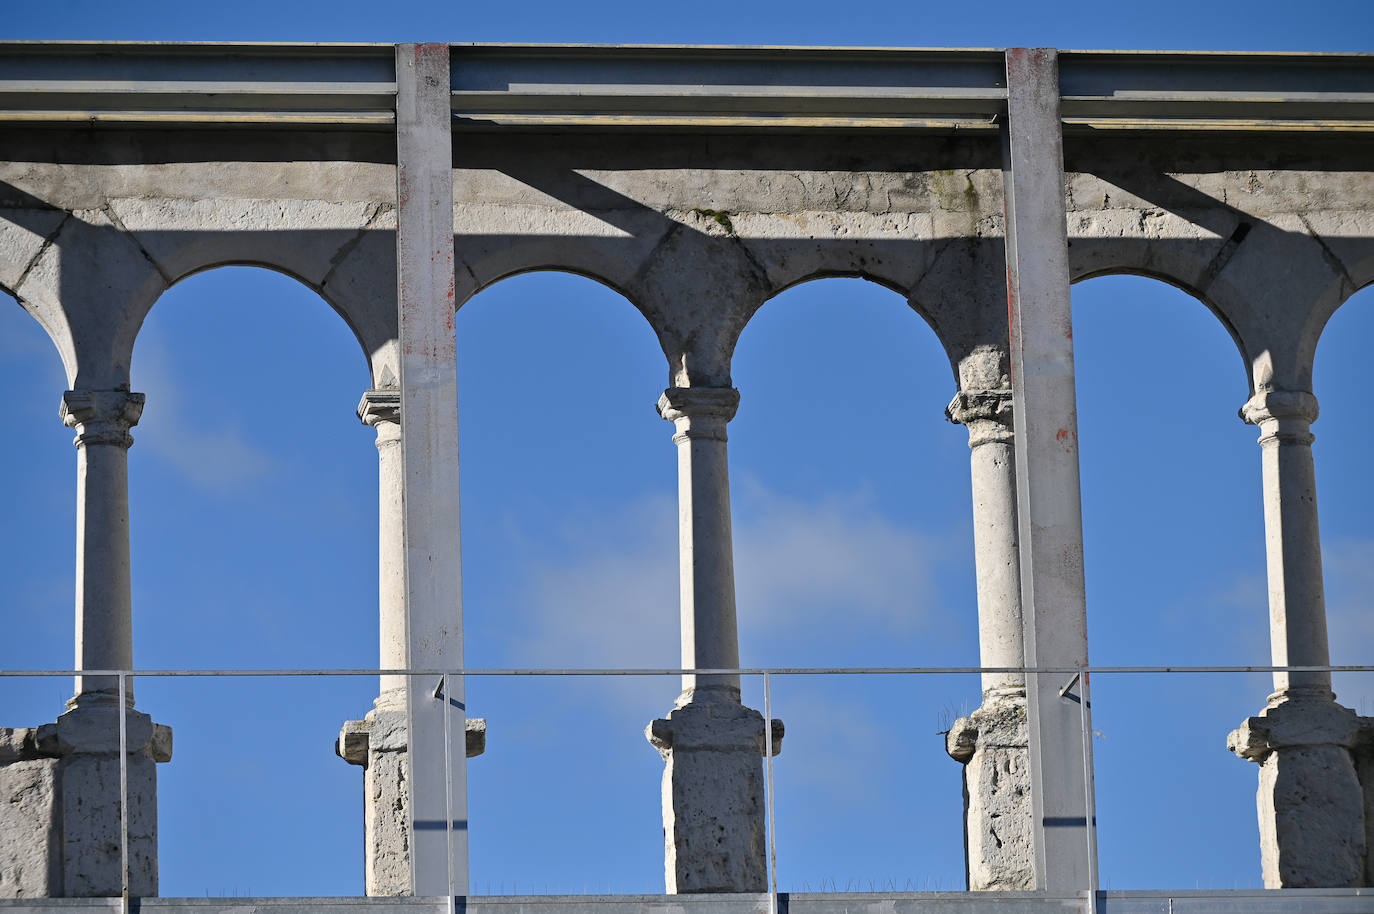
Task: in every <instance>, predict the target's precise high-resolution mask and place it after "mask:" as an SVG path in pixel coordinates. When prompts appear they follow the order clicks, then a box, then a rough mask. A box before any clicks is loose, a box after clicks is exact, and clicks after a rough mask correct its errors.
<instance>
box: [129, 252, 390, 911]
mask: <svg viewBox="0 0 1374 914" xmlns="http://www.w3.org/2000/svg"><path fill="white" fill-rule="evenodd" d="M281 272H282V271H279V270H269V269H266V268H244V269H240V268H235V269H213V270H206V271H201V272H199V273H197V274H195V275H194V276H190V277H187V278H185V280H184V281H183V282H180V283H178V284H177V285H176V286H174V287H173V288H172V289H171V290H170V291H169V292H168V293H167V296H166V297H164V298H161V299H159V302H158V305H159V307H157V308H154V309H153V310H152V311H151V312H150V313H151V318H150V320H149V321H147V322H146V324H144V326H143V327H142V328H141V331H140V333H139V337H138V346H137V349H136V351H135V353H134V365H133V381H134V385H135V389H136V390H138V391H140V392H144V393H146V394H147V405H146V407H145V410H144V413H143V416H142V418H141V421H140V422H139V424H138V426H136V427H135V428H134V429H133V437H134V445H133V447H132V449H131V450H130V451H129V482H130V519H131V525H132V532H131V541H132V547H133V556H132V558H133V566H134V574H133V585H134V617H133V622H134V627H135V639H134V643H135V648H136V655H135V656H136V657H139V658H141V660H140V665H143V666H148V667H173V668H187V667H190V668H211V669H216V668H243V667H260V668H279V669H280V668H285V669H290V668H299V667H326V666H328V667H344V666H354V667H359V668H368V667H373V666H374V665H375V664H376V657H377V649H376V640H375V639H376V632H377V612H378V601H377V593H378V587H377V580H376V576H375V575H376V573H377V572H376V569H377V564H378V563H377V553H378V548H377V539H376V531H377V529H378V524H377V517H376V510H377V504H378V496H377V479H378V475H377V459H378V458H377V451H376V449H375V448H374V447H373V440H374V433H373V432H372V430H370V429H368V428H365V427H364V426H362V425H361V423H359V422H358V420H357V418H356V417H355V416H354V415H353V410H354V408H355V406H356V404H357V402H358V398H359V395H360V394H361V393H362V391H363V390H364V389H365V388H366V387H367V386H368V381H367V374H366V369H365V362H364V360H363V359H361V358H359V357H358V353H357V350H356V349H355V348H354V342H353V335H352V334H351V332H349V331H348V330H346V329H345V327H344V325H343V324H341V323H339V322H338V321H337V320H336V318H335V316H334V314H333V313H332V311H331V309H329V308H328V307H327V305H326V304H325V303H323V302H320V301H319V300H318V299H317V297H316V293H315V292H314V290H311V289H310V287H309V286H308V284H305V283H302V282H300V281H299V279H298V278H294V277H291V278H288V277H284V276H283V275H281ZM246 568H251V573H245V569H246ZM146 682H147V681H146V680H145V681H144V683H146ZM159 685H160V686H161V687H160V688H158V689H157V691H156V692H154V687H153V686H152V685H151V684H149V685H147V686H146V687H145V691H144V693H143V697H142V699H141V700H142V701H144V702H145V703H146V704H147V706H148V707H149V708H150V709H151V708H157V709H158V713H159V714H160V715H166V717H164V718H162V719H171V720H180V721H185V722H186V723H185V725H183V726H181V727H180V729H178V731H177V734H176V739H177V751H178V753H180V754H181V759H182V768H181V769H179V770H180V771H182V772H184V773H183V774H181V775H179V777H178V779H177V780H175V781H168V782H167V783H165V784H164V786H163V788H162V791H161V795H160V797H159V804H160V807H161V809H162V810H164V812H163V815H164V819H163V823H164V825H163V830H162V844H161V878H162V880H163V882H162V886H163V890H164V891H169V892H176V891H178V888H177V887H178V886H180V887H181V888H180V890H179V891H180V892H185V891H186V883H187V881H188V879H189V878H192V876H191V874H192V873H193V865H192V861H194V860H195V859H197V858H198V857H199V856H201V855H203V854H205V853H209V852H211V851H210V850H208V843H209V841H210V839H209V838H208V837H207V836H205V835H204V834H203V833H202V830H200V829H198V828H197V827H196V825H195V822H196V821H197V819H198V817H197V816H195V815H192V814H191V810H193V809H195V808H196V807H195V804H196V803H197V802H203V801H204V798H205V797H206V796H209V795H210V792H214V793H215V794H216V796H217V799H216V800H215V801H214V802H215V803H217V804H219V805H218V806H217V807H216V808H217V809H218V812H217V814H216V815H217V819H218V820H219V821H220V823H221V829H220V833H219V834H218V835H216V836H214V838H213V840H214V841H215V842H217V848H216V850H214V851H213V852H214V853H218V854H220V855H221V856H222V858H223V859H228V860H233V861H235V864H236V865H239V866H244V867H249V868H252V869H253V870H254V871H255V872H259V873H265V874H269V876H268V878H272V879H275V880H277V881H278V884H280V885H284V886H291V887H292V888H293V889H294V890H297V891H308V890H310V889H311V888H312V887H315V888H318V886H320V885H322V884H324V883H325V882H326V881H327V880H329V879H335V880H337V879H339V878H343V877H344V875H345V874H347V875H350V876H354V877H355V878H356V875H355V868H354V867H352V866H349V865H348V864H345V863H339V864H335V863H330V864H328V865H325V866H322V867H321V869H320V870H319V871H318V872H317V873H302V872H299V871H298V870H292V869H291V868H290V867H289V866H288V865H286V864H285V863H283V862H282V861H281V859H280V857H281V848H282V847H283V846H284V845H286V844H291V843H299V842H300V841H304V840H310V841H316V842H319V843H320V844H321V845H322V846H328V847H330V848H331V853H334V854H339V855H341V856H342V857H343V858H344V859H345V860H348V861H350V863H351V858H352V857H353V856H354V855H355V854H356V851H357V839H356V837H355V834H354V832H353V829H352V828H351V827H350V826H351V825H352V823H353V821H354V819H355V817H356V811H355V807H354V806H353V804H352V803H351V802H349V801H350V800H352V799H353V797H352V793H353V789H354V784H353V778H352V770H351V769H349V768H348V766H347V765H345V764H344V763H343V762H341V761H340V760H338V759H336V758H331V757H329V756H328V751H327V750H326V754H324V755H321V754H320V753H319V752H318V748H319V747H318V742H319V740H320V739H321V737H320V735H319V732H318V731H317V732H316V734H315V735H313V736H307V735H306V734H305V733H303V732H300V729H299V727H297V726H296V725H295V717H296V715H295V714H294V713H293V712H292V711H291V710H290V709H291V708H292V707H295V708H302V707H308V706H310V705H312V704H314V705H316V707H320V708H323V707H329V708H331V709H332V713H331V715H330V716H332V715H333V714H337V715H338V717H336V718H334V720H333V721H330V723H332V724H333V725H334V727H335V728H337V726H338V724H341V723H342V722H343V720H344V719H345V713H346V712H347V711H349V710H351V709H352V708H354V707H358V706H364V707H365V706H367V705H368V704H370V702H371V700H372V699H373V698H374V697H375V695H376V680H375V678H361V677H360V678H357V679H354V678H352V677H350V678H349V679H348V680H347V681H339V682H334V683H330V684H328V685H325V684H323V683H310V682H306V681H304V680H295V679H271V680H261V681H255V682H252V683H248V682H243V683H231V682H228V681H223V680H218V679H217V680H204V679H193V680H182V679H178V680H175V681H170V680H168V681H163V682H162V683H159ZM317 713H318V712H317ZM326 719H327V718H326ZM255 721H256V723H255ZM323 722H324V721H321V723H323ZM255 725H256V726H262V727H265V728H270V729H272V730H273V731H274V732H278V731H279V732H278V736H277V739H278V740H279V741H278V743H277V751H278V752H279V753H280V755H281V757H282V758H283V759H297V760H302V763H301V764H293V765H288V766H287V767H288V768H289V769H290V770H288V771H285V772H280V773H279V774H280V778H277V777H275V776H274V778H272V779H271V783H266V784H252V783H249V782H250V781H252V779H248V781H244V782H243V783H238V779H234V778H227V779H226V778H225V775H224V768H223V767H222V765H221V764H220V762H219V761H218V760H219V759H226V758H228V757H229V756H230V755H231V754H232V751H231V747H232V745H233V738H231V737H228V736H227V734H228V733H230V732H239V733H241V732H244V730H245V729H246V728H251V727H253V726H255ZM326 733H327V730H326ZM325 738H326V739H328V738H329V737H328V736H326V737H325ZM307 759H308V760H310V761H309V762H308V763H306V762H305V761H304V760H307ZM173 764H176V763H175V762H174V763H173ZM226 780H228V781H234V783H226V784H222V786H221V788H218V789H217V788H214V787H213V786H212V785H213V784H214V783H216V782H217V781H226ZM261 791H267V792H270V793H271V797H270V799H266V798H265V797H264V795H263V794H262V793H261ZM263 802H270V803H272V804H274V805H275V806H278V807H280V808H283V809H289V810H292V811H293V812H292V814H291V816H290V818H291V822H290V823H287V826H286V828H287V830H286V831H284V832H283V834H282V835H281V836H279V837H278V838H276V839H274V842H275V843H274V842H267V843H263V842H260V841H259V842H254V840H253V837H252V835H253V833H252V827H253V822H254V821H255V820H254V819H253V818H252V813H251V810H253V809H255V808H261V806H260V804H261V803H263ZM307 823H309V824H307ZM325 873H330V874H331V875H328V876H326V875H325Z"/></svg>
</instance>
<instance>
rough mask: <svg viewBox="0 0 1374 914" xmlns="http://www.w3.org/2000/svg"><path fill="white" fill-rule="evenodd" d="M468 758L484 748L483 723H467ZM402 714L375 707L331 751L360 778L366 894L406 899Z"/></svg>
mask: <svg viewBox="0 0 1374 914" xmlns="http://www.w3.org/2000/svg"><path fill="white" fill-rule="evenodd" d="M465 733H466V737H467V757H468V758H473V757H474V756H478V755H481V754H482V753H483V752H484V751H485V750H486V745H487V722H486V720H484V719H482V718H480V717H469V718H467V720H466V726H465ZM407 748H408V740H407V739H406V712H405V709H404V707H401V708H390V707H388V708H376V709H374V710H372V711H370V712H369V713H368V715H367V717H365V718H364V719H362V720H350V721H348V722H347V723H345V724H344V725H343V729H342V730H341V731H340V732H339V739H338V742H337V743H336V744H335V747H334V751H335V752H336V753H337V754H338V755H339V757H340V758H342V759H344V760H345V761H347V762H349V763H350V764H353V765H360V766H362V768H363V769H364V774H363V798H364V799H363V832H364V836H365V837H364V842H365V848H366V849H365V851H364V861H365V863H364V865H365V873H366V878H365V884H366V891H367V894H368V895H371V896H388V895H409V894H410V831H409V829H410V823H409V821H408V819H409V815H410V813H409V810H410V788H409V786H408V785H407V783H406V778H407V774H406V749H407Z"/></svg>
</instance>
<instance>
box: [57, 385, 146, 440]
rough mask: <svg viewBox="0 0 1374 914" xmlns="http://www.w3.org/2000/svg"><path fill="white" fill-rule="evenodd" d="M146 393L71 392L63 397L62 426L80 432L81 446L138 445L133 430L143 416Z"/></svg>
mask: <svg viewBox="0 0 1374 914" xmlns="http://www.w3.org/2000/svg"><path fill="white" fill-rule="evenodd" d="M143 402H144V396H143V394H136V393H130V392H129V391H127V390H68V391H65V392H64V393H63V394H62V406H61V408H60V410H59V411H58V415H59V416H60V417H61V418H62V424H63V425H66V426H67V427H69V428H74V429H76V439H75V441H73V442H72V443H73V444H75V445H76V446H77V447H84V446H86V445H89V444H117V445H119V446H120V447H124V448H127V447H129V446H130V445H132V444H133V443H134V439H133V436H131V435H130V434H129V429H131V428H133V427H134V426H135V425H137V424H138V420H139V417H141V416H142V415H143Z"/></svg>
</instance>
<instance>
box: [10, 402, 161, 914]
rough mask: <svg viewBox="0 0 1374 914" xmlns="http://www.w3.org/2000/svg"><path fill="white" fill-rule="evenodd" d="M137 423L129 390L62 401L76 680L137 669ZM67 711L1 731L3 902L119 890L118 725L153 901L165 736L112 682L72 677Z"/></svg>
mask: <svg viewBox="0 0 1374 914" xmlns="http://www.w3.org/2000/svg"><path fill="white" fill-rule="evenodd" d="M142 412H143V395H142V394H135V393H129V392H128V391H122V390H69V391H67V392H66V393H65V394H63V396H62V408H61V416H62V421H63V422H64V423H65V424H66V425H68V426H70V427H72V428H74V429H75V430H76V433H77V435H76V441H75V444H76V449H77V477H76V480H77V482H76V488H77V507H76V662H75V668H76V669H77V670H100V669H105V670H118V669H124V670H127V669H131V668H132V667H133V639H132V621H133V599H132V596H131V589H130V574H129V478H128V450H129V446H130V445H132V444H133V438H132V437H131V436H130V435H129V429H130V428H131V427H133V425H134V424H136V423H137V422H138V419H139V416H140V415H141V414H142ZM67 707H68V710H67V712H66V713H64V714H62V715H61V716H60V717H58V719H57V722H56V723H53V724H45V725H43V726H41V727H37V728H33V729H24V730H4V731H0V806H4V807H6V808H10V809H12V810H15V811H16V813H17V814H16V815H15V816H13V817H11V818H12V819H13V820H14V821H13V822H9V821H7V823H6V824H7V828H6V829H5V830H4V834H3V835H0V871H2V872H3V873H4V874H5V876H6V877H7V878H4V879H3V880H0V883H2V884H3V885H4V889H5V894H11V893H17V894H23V895H30V896H60V897H68V898H83V897H84V898H90V897H101V896H112V895H120V894H121V892H122V891H123V887H124V871H123V866H122V862H121V848H122V846H123V841H124V833H123V829H122V826H121V817H120V776H119V772H120V759H119V755H120V745H119V722H120V715H121V714H123V715H124V717H125V725H126V726H125V731H126V746H125V749H126V753H127V757H126V762H127V765H126V771H127V781H128V825H129V828H128V849H129V854H128V858H129V891H130V894H131V895H134V896H152V895H156V894H157V881H158V880H157V770H156V769H157V766H156V763H157V762H165V761H168V760H169V759H170V758H171V753H172V733H171V730H169V729H168V728H167V727H163V726H160V725H157V724H154V723H153V722H152V719H151V718H150V717H149V716H148V715H146V714H142V713H140V712H138V711H134V710H132V708H133V689H132V687H131V686H130V687H129V688H128V690H127V691H126V701H125V705H124V707H122V708H121V707H120V704H119V686H118V680H117V679H116V678H115V677H112V676H85V675H79V676H78V677H77V679H76V689H75V694H74V696H73V697H72V698H71V699H70V700H69V701H68V702H67ZM11 825H12V826H14V827H13V828H10V827H8V826H11ZM10 876H17V877H18V878H17V882H12V881H11V879H10V878H8V877H10Z"/></svg>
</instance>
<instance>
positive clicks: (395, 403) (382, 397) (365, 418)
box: [358, 387, 401, 428]
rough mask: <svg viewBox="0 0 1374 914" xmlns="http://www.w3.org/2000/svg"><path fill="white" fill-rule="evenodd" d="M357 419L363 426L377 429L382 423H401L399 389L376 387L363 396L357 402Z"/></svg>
mask: <svg viewBox="0 0 1374 914" xmlns="http://www.w3.org/2000/svg"><path fill="white" fill-rule="evenodd" d="M358 418H359V419H361V420H362V423H363V425H366V426H369V427H371V428H377V427H378V425H380V424H381V423H384V422H394V423H396V424H397V425H399V424H400V423H401V389H400V388H399V387H376V388H373V389H372V390H369V391H367V392H365V393H364V394H363V398H362V399H361V400H360V401H358Z"/></svg>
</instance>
